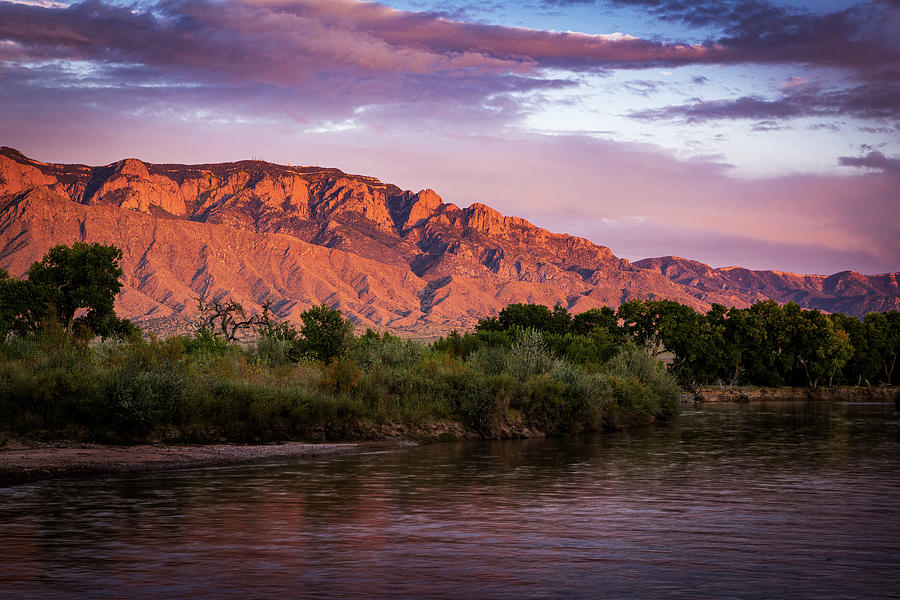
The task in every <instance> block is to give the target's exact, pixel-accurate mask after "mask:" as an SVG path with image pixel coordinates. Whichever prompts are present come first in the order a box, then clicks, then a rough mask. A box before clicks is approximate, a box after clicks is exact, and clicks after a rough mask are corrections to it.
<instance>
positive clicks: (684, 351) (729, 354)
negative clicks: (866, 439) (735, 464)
mask: <svg viewBox="0 0 900 600" xmlns="http://www.w3.org/2000/svg"><path fill="white" fill-rule="evenodd" d="M529 328H531V329H536V330H539V331H543V332H544V335H545V339H546V341H547V344H548V346H549V347H550V348H551V349H552V350H553V351H554V353H556V354H557V355H559V356H563V357H566V358H567V359H569V360H573V361H576V362H579V363H583V364H585V363H587V364H599V363H602V362H603V361H604V360H606V359H607V358H608V357H609V356H611V355H612V354H614V353H615V352H616V351H617V349H618V348H621V347H622V345H623V344H625V343H627V342H633V343H636V344H638V345H640V346H642V347H644V348H646V349H647V350H648V351H649V352H650V353H651V354H652V355H654V356H664V357H668V358H670V361H669V370H670V372H672V373H673V374H674V375H676V376H677V377H678V380H679V382H681V383H682V384H683V385H710V384H719V383H724V384H730V385H736V384H743V385H758V386H785V385H790V386H801V387H807V386H808V387H816V386H819V385H875V384H886V385H892V384H894V383H896V381H897V369H896V365H897V356H898V353H900V313H898V312H897V311H890V312H887V313H869V314H868V315H866V316H865V318H863V319H858V318H856V317H852V316H847V315H845V314H841V313H837V314H824V313H821V312H819V311H817V310H804V309H801V308H800V307H799V306H797V305H796V304H794V303H788V304H787V305H784V306H781V305H779V304H778V303H776V302H775V301H774V300H766V301H762V302H757V303H756V304H754V305H753V306H751V307H749V308H731V309H728V308H726V307H724V306H722V305H720V304H713V306H712V308H711V309H710V310H709V311H708V312H707V313H705V314H703V313H698V312H696V311H694V310H693V309H692V308H691V307H689V306H685V305H683V304H679V303H678V302H674V301H671V300H649V301H642V300H632V301H630V302H626V303H624V304H622V305H621V306H620V307H619V309H618V310H617V311H614V310H613V309H611V308H609V307H603V308H601V309H592V310H589V311H587V312H583V313H580V314H577V315H574V316H572V315H570V314H569V313H568V312H567V311H566V310H565V309H563V308H562V307H559V306H557V307H556V308H554V309H553V310H550V309H549V308H548V307H546V306H541V305H537V304H513V305H510V306H507V307H506V308H505V309H503V310H502V311H501V312H500V315H499V316H498V317H493V318H490V319H484V320H482V321H480V322H479V323H478V326H477V327H476V331H475V332H474V333H469V334H465V335H462V336H460V335H458V334H454V335H451V336H449V337H448V338H446V339H445V340H442V342H441V343H442V344H443V345H444V346H445V347H447V348H451V349H453V351H454V352H456V353H458V354H462V355H465V354H466V353H467V352H469V351H471V349H473V348H477V347H479V346H481V345H496V344H509V343H511V339H512V337H511V332H515V331H518V330H522V329H529Z"/></svg>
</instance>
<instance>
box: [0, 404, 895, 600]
mask: <svg viewBox="0 0 900 600" xmlns="http://www.w3.org/2000/svg"><path fill="white" fill-rule="evenodd" d="M898 466H900V416H898V414H897V412H896V411H895V409H894V407H893V405H884V404H839V403H833V404H828V403H819V404H805V403H803V404H789V403H788V404H765V405H761V404H751V405H707V406H705V407H703V408H691V407H689V408H686V409H685V411H684V413H683V414H682V416H681V417H680V418H679V419H678V420H677V422H675V423H672V424H669V425H667V426H665V427H661V428H648V429H642V430H640V431H631V432H628V433H616V434H606V435H594V436H586V437H579V438H575V439H548V440H523V441H505V442H488V443H447V444H433V445H426V446H423V447H419V448H413V449H409V450H401V451H392V452H380V453H371V454H364V455H355V456H336V457H323V458H315V459H306V460H302V461H297V462H292V463H282V464H273V465H263V466H259V465H257V466H248V467H229V468H220V469H202V470H188V471H180V472H168V473H148V474H140V475H117V476H108V477H103V478H93V479H80V480H77V479H76V480H56V481H50V482H43V483H38V484H31V485H22V486H16V487H13V488H7V489H3V490H0V597H3V598H117V599H118V598H241V599H244V598H292V597H293V598H510V599H520V598H672V597H676V598H815V599H826V598H900V469H898Z"/></svg>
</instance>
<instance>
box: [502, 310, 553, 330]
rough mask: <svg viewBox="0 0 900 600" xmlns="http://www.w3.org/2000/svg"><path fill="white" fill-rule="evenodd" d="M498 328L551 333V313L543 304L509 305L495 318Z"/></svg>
mask: <svg viewBox="0 0 900 600" xmlns="http://www.w3.org/2000/svg"><path fill="white" fill-rule="evenodd" d="M497 321H498V322H499V325H500V328H501V329H502V330H508V329H513V328H521V329H535V330H537V331H552V325H553V313H552V312H551V311H550V309H549V308H547V307H546V306H544V305H543V304H510V305H509V306H507V307H506V308H504V309H503V310H501V311H500V316H499V317H498V318H497Z"/></svg>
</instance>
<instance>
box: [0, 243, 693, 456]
mask: <svg viewBox="0 0 900 600" xmlns="http://www.w3.org/2000/svg"><path fill="white" fill-rule="evenodd" d="M119 256H120V254H119V253H118V251H117V250H116V249H115V248H112V247H109V246H100V245H85V244H76V245H75V246H73V247H71V248H68V247H64V246H60V247H56V248H53V249H51V251H50V252H49V253H48V255H47V256H45V257H44V259H43V260H42V261H41V262H40V263H35V265H33V266H32V267H31V269H29V271H28V278H27V279H24V280H17V279H13V278H10V277H8V276H3V275H5V274H0V328H2V329H0V439H2V437H3V436H4V435H5V436H14V437H15V436H20V437H32V438H33V437H42V438H51V439H52V438H60V437H64V438H76V439H90V440H99V441H118V442H132V441H147V440H158V441H191V442H197V441H199V442H208V441H222V440H228V441H274V440H285V439H294V440H347V439H373V438H379V437H383V436H396V435H403V436H407V437H418V438H442V437H447V438H459V437H468V436H481V437H514V436H520V435H534V434H538V433H548V434H553V433H562V434H571V433H578V432H581V431H586V430H595V429H614V428H620V427H625V426H629V425H633V424H642V423H649V422H651V421H656V420H663V419H666V418H668V417H669V416H671V415H673V414H675V413H677V412H678V408H679V395H680V388H679V387H678V385H677V382H676V381H675V380H674V378H673V377H672V376H671V375H670V374H669V373H667V372H666V370H665V368H664V367H663V365H662V363H661V362H660V361H658V360H656V359H655V358H654V357H652V356H650V355H649V354H647V353H646V352H645V351H644V349H642V348H640V347H638V346H637V345H635V344H628V343H621V344H618V345H617V346H616V347H615V348H606V347H604V348H602V349H601V351H600V353H599V354H598V353H597V352H594V351H592V350H586V353H585V354H584V355H583V356H581V355H577V354H572V353H570V354H568V355H563V354H561V353H559V352H557V351H556V349H555V346H553V344H554V343H555V341H554V339H555V338H552V336H551V335H549V334H548V333H544V332H542V331H539V330H537V329H535V328H516V327H513V328H510V329H506V330H502V331H498V332H494V333H493V334H490V335H493V336H494V337H493V338H492V340H493V341H492V342H491V343H489V344H488V343H485V344H482V343H480V340H481V338H479V343H478V347H471V348H464V349H462V348H461V347H458V346H459V344H465V343H466V340H469V339H470V337H471V336H470V335H467V336H460V335H458V334H454V335H451V336H448V337H447V338H444V339H442V340H438V341H437V342H435V343H433V344H426V343H421V342H415V341H408V340H407V341H404V340H401V339H400V338H398V337H396V336H393V335H391V334H388V333H383V334H380V333H376V332H374V331H371V330H370V331H367V332H365V333H364V334H363V335H360V336H356V335H354V333H353V325H352V323H350V321H348V320H347V319H346V318H344V317H343V315H342V314H341V313H340V311H338V310H335V309H333V308H330V307H328V306H325V305H321V306H315V307H312V308H310V309H309V310H307V311H305V312H304V313H302V315H301V323H299V324H294V323H289V322H282V321H278V320H277V319H275V318H274V317H273V316H272V315H271V313H270V311H269V310H268V307H267V306H266V307H264V310H263V312H262V314H259V315H247V314H245V311H244V309H243V307H242V306H241V305H240V304H238V303H235V302H231V301H227V300H225V299H223V298H220V299H206V300H202V301H200V302H199V305H198V309H199V314H198V316H197V317H196V319H195V320H194V322H193V324H192V328H193V330H192V331H191V332H190V333H188V334H186V335H180V336H173V337H169V338H166V339H157V338H153V337H151V338H150V339H146V338H144V337H142V336H141V335H140V333H139V331H138V330H137V329H136V328H135V327H134V326H133V325H132V324H130V323H128V322H127V321H124V320H122V319H119V318H118V317H116V315H115V314H114V312H113V311H112V306H113V299H114V298H115V294H116V293H117V292H118V290H119V289H120V283H119V282H118V277H119V276H120V275H121V271H120V270H119V268H118V264H117V261H118V258H119ZM42 270H44V271H47V270H49V271H50V273H49V274H44V275H41V273H42ZM25 298H30V299H31V300H30V301H25V300H23V299H25ZM36 303H37V304H36ZM479 335H481V334H479ZM484 335H488V334H484ZM600 335H601V334H599V333H591V335H589V336H581V337H582V338H583V340H582V342H583V344H584V345H585V348H586V349H590V348H593V347H594V346H593V345H594V344H595V343H596V341H597V340H598V339H600V337H599V336H600ZM501 338H502V340H501ZM238 340H243V341H242V342H239V341H238ZM501 341H502V343H500V342H501ZM494 342H497V343H494ZM601 354H602V357H601Z"/></svg>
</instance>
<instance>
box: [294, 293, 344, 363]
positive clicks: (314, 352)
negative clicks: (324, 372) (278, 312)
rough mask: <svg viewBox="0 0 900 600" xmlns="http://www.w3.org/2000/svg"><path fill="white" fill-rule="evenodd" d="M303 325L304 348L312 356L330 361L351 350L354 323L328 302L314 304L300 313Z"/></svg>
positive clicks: (301, 330) (301, 331)
mask: <svg viewBox="0 0 900 600" xmlns="http://www.w3.org/2000/svg"><path fill="white" fill-rule="evenodd" d="M300 318H301V319H303V327H302V328H301V329H300V333H301V334H302V335H303V345H302V348H303V350H304V351H305V352H306V353H307V354H308V355H309V356H310V357H312V358H314V359H316V360H321V361H324V362H329V361H331V360H332V359H333V358H336V357H339V356H342V355H343V354H345V353H347V351H349V350H350V348H351V346H352V344H353V323H352V322H350V320H349V319H345V318H344V315H342V314H341V311H339V310H335V309H333V308H330V307H329V306H328V305H326V304H321V305H319V306H313V307H312V308H310V309H309V310H307V311H304V312H303V313H301V314H300Z"/></svg>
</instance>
